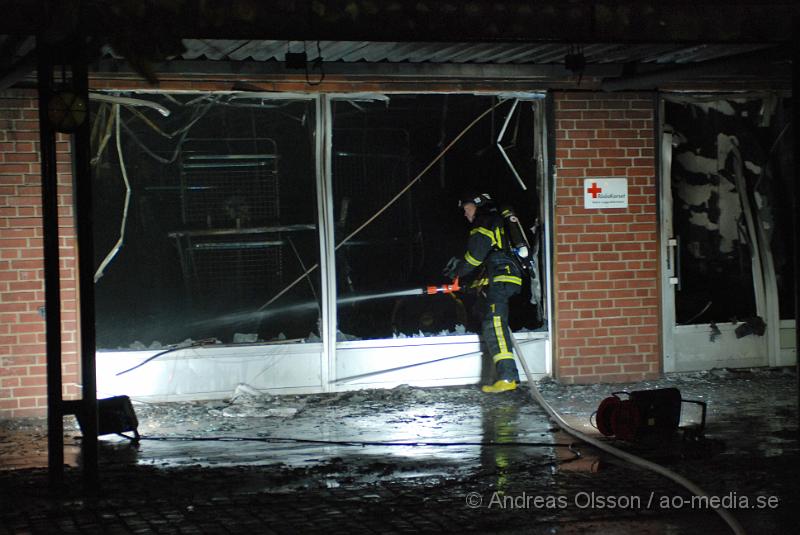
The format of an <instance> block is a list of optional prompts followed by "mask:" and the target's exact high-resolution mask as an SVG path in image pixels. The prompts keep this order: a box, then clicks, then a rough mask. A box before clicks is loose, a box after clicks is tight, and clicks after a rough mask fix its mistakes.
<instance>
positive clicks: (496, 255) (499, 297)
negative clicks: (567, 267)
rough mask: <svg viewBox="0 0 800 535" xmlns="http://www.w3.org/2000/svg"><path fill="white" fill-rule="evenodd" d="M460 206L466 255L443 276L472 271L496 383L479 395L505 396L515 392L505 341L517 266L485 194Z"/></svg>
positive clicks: (519, 283) (515, 377)
mask: <svg viewBox="0 0 800 535" xmlns="http://www.w3.org/2000/svg"><path fill="white" fill-rule="evenodd" d="M459 206H461V207H462V208H463V209H464V217H466V218H467V221H469V222H470V225H471V226H470V231H469V238H468V241H467V252H466V253H464V257H463V258H455V257H453V258H451V259H450V262H448V264H447V266H445V268H444V270H443V271H442V274H443V275H444V276H446V277H449V278H451V279H454V278H455V277H461V276H464V275H467V274H470V273H472V272H475V271H476V270H477V269H478V268H480V269H479V270H478V271H477V277H476V278H475V281H474V282H473V283H472V285H473V286H474V287H477V288H478V293H479V295H480V297H481V298H482V299H481V305H480V306H479V310H480V314H481V338H482V339H483V342H484V343H485V344H486V347H487V349H488V351H489V354H490V355H491V357H492V361H493V362H494V365H495V371H496V380H495V382H494V383H493V384H491V385H484V386H483V387H482V390H483V391H484V392H492V393H493V392H505V391H507V390H514V389H516V388H517V383H518V382H519V373H518V371H517V365H516V362H514V354H513V353H512V351H511V350H512V346H511V342H510V336H511V331H510V330H509V327H508V300H509V299H510V298H511V296H513V295H515V294H517V293H519V292H520V290H521V288H522V277H521V270H520V267H519V265H518V263H517V261H516V259H515V257H514V255H513V253H512V252H511V249H510V246H509V245H508V243H507V240H506V236H505V228H504V226H503V218H502V216H501V215H500V214H499V213H498V211H497V208H496V206H495V203H494V201H493V200H492V198H491V196H490V195H489V194H487V193H477V194H469V195H465V196H464V197H462V198H461V200H460V202H459Z"/></svg>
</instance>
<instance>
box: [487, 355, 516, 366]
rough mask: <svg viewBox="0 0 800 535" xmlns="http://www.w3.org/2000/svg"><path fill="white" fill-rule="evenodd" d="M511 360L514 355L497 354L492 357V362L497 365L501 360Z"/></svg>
mask: <svg viewBox="0 0 800 535" xmlns="http://www.w3.org/2000/svg"><path fill="white" fill-rule="evenodd" d="M513 358H514V353H498V354H497V355H495V356H493V357H492V362H494V363H495V364H497V363H498V362H500V361H501V360H508V359H513Z"/></svg>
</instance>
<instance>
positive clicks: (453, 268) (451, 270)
mask: <svg viewBox="0 0 800 535" xmlns="http://www.w3.org/2000/svg"><path fill="white" fill-rule="evenodd" d="M460 263H461V261H460V260H459V259H458V258H456V257H455V256H454V257H451V258H450V260H448V261H447V265H446V266H444V269H442V275H443V276H445V277H447V278H448V279H451V280H452V279H455V278H456V275H457V274H458V267H459V265H460Z"/></svg>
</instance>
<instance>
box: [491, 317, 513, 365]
mask: <svg viewBox="0 0 800 535" xmlns="http://www.w3.org/2000/svg"><path fill="white" fill-rule="evenodd" d="M492 323H493V324H494V335H495V336H496V337H497V345H498V347H499V349H500V352H499V353H498V354H497V355H495V356H494V357H492V358H493V359H494V361H495V362H497V361H498V360H503V359H504V358H512V359H513V358H514V355H513V354H512V353H511V352H510V351H509V350H508V343H506V336H505V334H503V322H502V320H501V319H500V316H492ZM506 354H508V355H510V357H506V356H504V355H506Z"/></svg>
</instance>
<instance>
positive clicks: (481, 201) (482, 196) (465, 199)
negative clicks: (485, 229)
mask: <svg viewBox="0 0 800 535" xmlns="http://www.w3.org/2000/svg"><path fill="white" fill-rule="evenodd" d="M468 203H472V204H474V205H475V206H476V207H478V208H488V207H490V206H494V200H492V196H491V195H489V194H488V193H474V192H469V193H466V194H464V195H462V196H461V198H460V199H459V200H458V206H459V207H463V206H464V205H465V204H468Z"/></svg>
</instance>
